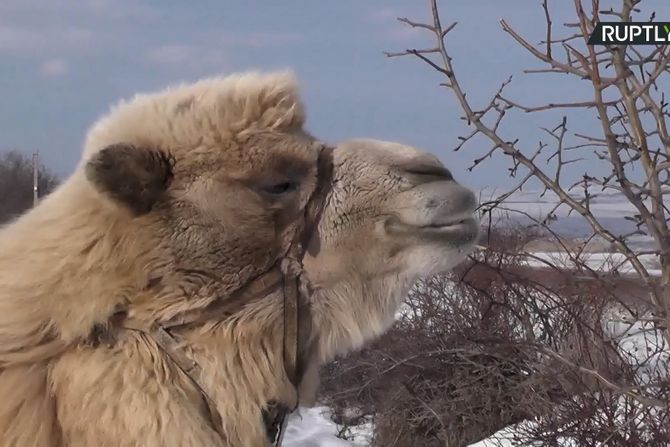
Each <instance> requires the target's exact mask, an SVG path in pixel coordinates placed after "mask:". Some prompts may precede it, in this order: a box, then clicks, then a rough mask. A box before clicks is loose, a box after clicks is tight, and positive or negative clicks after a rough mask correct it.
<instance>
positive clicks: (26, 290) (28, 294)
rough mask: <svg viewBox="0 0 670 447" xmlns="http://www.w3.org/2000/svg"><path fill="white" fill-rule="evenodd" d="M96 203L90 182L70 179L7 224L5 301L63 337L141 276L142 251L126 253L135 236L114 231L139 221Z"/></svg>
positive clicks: (0, 300) (0, 297)
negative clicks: (135, 255) (122, 218)
mask: <svg viewBox="0 0 670 447" xmlns="http://www.w3.org/2000/svg"><path fill="white" fill-rule="evenodd" d="M75 186H76V185H75ZM78 191H79V192H78ZM94 204H95V202H94V200H93V199H92V198H91V197H89V196H87V194H86V190H85V189H84V188H79V190H77V189H76V187H73V186H72V185H70V184H65V185H63V186H62V187H61V188H59V190H56V191H55V192H54V193H52V195H51V196H48V197H47V198H45V199H44V201H43V202H42V203H40V204H39V206H38V207H37V208H35V209H33V210H31V211H30V212H29V213H27V214H26V215H24V216H22V217H21V218H19V219H18V220H17V221H16V222H14V223H13V224H11V225H10V226H8V227H7V228H5V229H3V230H2V231H0V246H2V247H3V249H2V250H1V251H0V307H2V308H6V309H7V312H10V311H11V315H12V318H13V319H14V320H13V321H24V320H25V321H24V326H25V327H26V328H28V329H25V330H31V329H29V328H30V327H32V326H34V327H42V326H48V327H51V329H50V330H51V331H52V332H54V333H55V334H58V336H59V338H61V339H63V340H73V339H76V338H78V337H81V336H82V335H85V334H82V332H85V331H87V330H89V329H90V327H91V326H92V325H93V324H95V323H97V322H101V321H104V319H105V318H106V316H107V315H109V314H110V313H113V308H114V306H115V305H116V302H115V300H118V299H120V298H119V292H120V291H122V290H127V289H128V287H127V286H128V284H129V281H133V280H135V279H137V277H138V274H137V273H136V269H135V270H132V265H133V263H132V262H131V261H134V259H128V256H127V255H124V253H129V251H128V250H126V248H127V247H128V246H129V245H130V244H131V243H132V241H130V240H129V238H128V236H126V235H124V234H122V233H120V232H117V233H114V232H113V231H112V228H116V227H123V228H124V231H126V232H128V233H133V229H131V228H128V225H121V224H119V223H118V222H116V221H115V220H114V219H113V218H112V215H111V214H109V213H106V212H105V210H104V209H101V208H100V207H99V206H94ZM117 214H118V213H117ZM117 220H118V217H117ZM124 247H125V248H124ZM0 320H2V317H0ZM0 323H1V321H0ZM0 326H1V324H0ZM19 329H20V330H22V331H23V330H24V329H23V328H19ZM19 329H17V330H19ZM0 335H1V334H0Z"/></svg>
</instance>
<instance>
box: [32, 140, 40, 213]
mask: <svg viewBox="0 0 670 447" xmlns="http://www.w3.org/2000/svg"><path fill="white" fill-rule="evenodd" d="M39 160H40V154H39V152H33V206H37V199H38V191H37V181H38V174H37V172H38V166H39Z"/></svg>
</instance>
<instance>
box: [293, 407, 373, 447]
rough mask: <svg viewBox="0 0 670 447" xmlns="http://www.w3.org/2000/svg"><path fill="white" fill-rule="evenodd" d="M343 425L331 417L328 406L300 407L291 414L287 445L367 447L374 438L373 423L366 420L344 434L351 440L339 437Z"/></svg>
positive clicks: (299, 446)
mask: <svg viewBox="0 0 670 447" xmlns="http://www.w3.org/2000/svg"><path fill="white" fill-rule="evenodd" d="M342 429H343V427H341V426H339V425H337V424H336V423H335V422H333V421H332V419H331V412H330V409H329V408H328V407H312V408H299V409H298V411H297V412H296V413H294V414H292V415H291V417H290V419H289V422H288V426H287V427H286V434H285V435H284V442H283V444H282V445H284V446H286V447H351V446H354V447H366V446H369V445H370V442H371V438H372V423H371V422H366V423H364V424H361V425H359V426H356V427H349V428H348V429H347V430H346V431H344V433H343V435H346V437H347V438H349V439H351V440H344V439H340V438H338V437H337V434H338V433H339V432H340V431H343V430H342Z"/></svg>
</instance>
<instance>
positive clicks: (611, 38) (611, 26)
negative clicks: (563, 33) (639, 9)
mask: <svg viewBox="0 0 670 447" xmlns="http://www.w3.org/2000/svg"><path fill="white" fill-rule="evenodd" d="M588 44H589V45H670V22H600V23H598V24H597V25H596V27H595V29H594V30H593V33H591V36H590V37H589V42H588Z"/></svg>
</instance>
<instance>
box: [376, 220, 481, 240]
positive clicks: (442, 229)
mask: <svg viewBox="0 0 670 447" xmlns="http://www.w3.org/2000/svg"><path fill="white" fill-rule="evenodd" d="M386 230H387V231H388V232H389V233H390V234H414V235H417V236H419V237H422V236H425V237H427V238H430V239H431V240H434V239H436V238H437V239H444V240H445V241H447V242H458V243H459V244H464V245H465V244H470V243H474V242H475V240H476V239H477V236H478V235H479V222H478V220H477V219H476V218H474V217H466V218H459V219H454V220H447V221H440V222H431V223H429V224H426V225H413V224H409V223H406V222H403V221H401V220H400V219H397V218H391V219H389V220H388V221H387V222H386Z"/></svg>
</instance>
